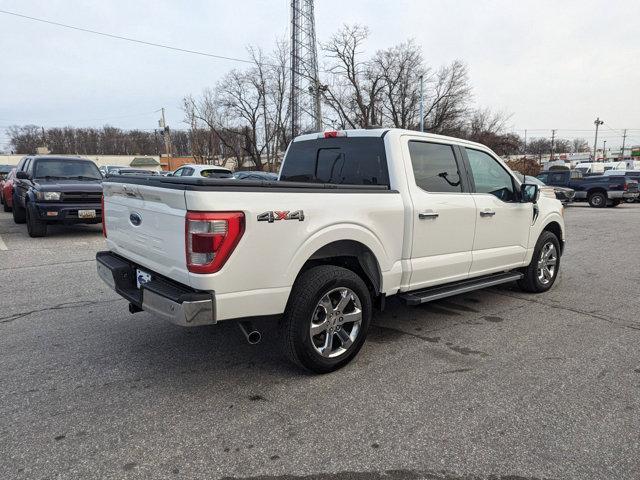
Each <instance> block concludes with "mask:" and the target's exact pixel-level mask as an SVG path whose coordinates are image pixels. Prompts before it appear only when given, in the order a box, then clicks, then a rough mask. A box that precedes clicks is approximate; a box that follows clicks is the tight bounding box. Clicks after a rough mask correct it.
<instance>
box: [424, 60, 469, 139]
mask: <svg viewBox="0 0 640 480" xmlns="http://www.w3.org/2000/svg"><path fill="white" fill-rule="evenodd" d="M428 87H429V88H428V90H427V94H426V97H427V98H426V102H425V103H426V104H427V108H426V109H425V129H426V130H428V131H431V132H434V133H443V134H449V135H455V134H458V133H459V131H460V129H461V127H462V126H463V125H464V117H465V115H466V114H467V113H468V110H469V102H470V101H471V87H470V86H469V73H468V70H467V66H466V65H465V64H464V63H462V62H461V61H459V60H456V61H454V62H453V63H451V65H446V66H443V67H441V68H440V69H439V70H438V71H437V72H436V73H435V74H434V75H433V76H432V77H431V78H430V79H429V82H428Z"/></svg>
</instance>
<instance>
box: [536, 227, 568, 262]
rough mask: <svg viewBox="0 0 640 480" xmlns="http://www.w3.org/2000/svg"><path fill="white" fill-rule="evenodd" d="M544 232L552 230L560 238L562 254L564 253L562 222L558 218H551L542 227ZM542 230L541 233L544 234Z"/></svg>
mask: <svg viewBox="0 0 640 480" xmlns="http://www.w3.org/2000/svg"><path fill="white" fill-rule="evenodd" d="M542 232H551V233H553V234H554V235H555V236H556V237H557V238H558V242H560V254H562V253H563V252H564V234H563V230H562V226H561V225H560V223H559V222H557V221H556V220H550V221H549V222H547V223H546V224H545V226H544V227H543V228H542ZM542 232H540V233H541V234H542Z"/></svg>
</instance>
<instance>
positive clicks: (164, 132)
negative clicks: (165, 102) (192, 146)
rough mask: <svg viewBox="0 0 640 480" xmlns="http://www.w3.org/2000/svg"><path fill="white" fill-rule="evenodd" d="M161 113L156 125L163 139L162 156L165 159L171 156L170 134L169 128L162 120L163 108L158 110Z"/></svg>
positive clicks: (163, 119)
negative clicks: (163, 155) (160, 130)
mask: <svg viewBox="0 0 640 480" xmlns="http://www.w3.org/2000/svg"><path fill="white" fill-rule="evenodd" d="M160 110H161V111H162V118H160V120H159V121H158V125H159V126H160V128H162V136H163V137H164V154H165V156H167V157H170V156H171V133H170V132H169V126H168V125H167V121H166V120H165V118H164V107H162V108H161V109H160Z"/></svg>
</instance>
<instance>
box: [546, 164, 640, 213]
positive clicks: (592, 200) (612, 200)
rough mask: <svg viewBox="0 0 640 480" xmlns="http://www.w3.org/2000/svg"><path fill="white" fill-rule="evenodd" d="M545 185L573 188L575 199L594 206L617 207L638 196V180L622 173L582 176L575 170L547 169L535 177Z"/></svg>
mask: <svg viewBox="0 0 640 480" xmlns="http://www.w3.org/2000/svg"><path fill="white" fill-rule="evenodd" d="M537 178H538V179H539V180H541V181H543V182H544V183H546V184H547V185H557V186H559V187H568V188H572V189H573V190H575V197H574V198H575V199H576V200H583V201H584V200H586V201H587V202H589V205H590V206H592V207H595V208H602V207H606V206H609V207H617V206H618V205H620V204H621V203H622V202H624V201H626V200H628V199H635V198H637V197H638V182H637V181H635V180H632V179H631V178H627V177H625V176H624V175H613V174H612V175H594V176H589V177H583V175H582V173H581V172H579V171H576V170H573V171H572V170H549V171H547V172H542V173H541V174H539V175H538V177H537Z"/></svg>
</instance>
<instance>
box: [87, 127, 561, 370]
mask: <svg viewBox="0 0 640 480" xmlns="http://www.w3.org/2000/svg"><path fill="white" fill-rule="evenodd" d="M103 202H104V204H103V212H104V213H103V219H104V233H105V236H106V241H107V245H108V248H109V251H104V252H99V253H98V254H97V256H96V259H97V269H98V274H99V275H100V277H101V278H102V279H103V280H104V281H105V282H106V283H107V284H109V285H110V286H111V287H112V288H114V289H115V290H116V292H118V293H119V294H120V295H122V296H123V297H124V298H125V299H127V300H128V301H129V302H130V306H129V308H130V311H131V312H132V313H135V312H138V311H141V310H145V311H148V312H151V313H153V314H155V315H157V316H159V317H162V318H164V319H167V320H169V321H171V322H173V323H175V324H178V325H183V326H196V325H206V324H215V323H217V322H220V321H223V320H231V319H239V320H241V322H240V325H241V328H242V329H243V331H244V332H245V335H247V339H248V340H249V341H250V342H256V341H258V340H259V338H260V334H259V331H258V330H256V329H255V327H253V323H252V322H251V318H252V317H253V319H254V320H255V319H256V318H258V317H264V316H271V315H277V316H279V317H281V320H280V326H281V329H280V335H281V337H282V341H283V350H284V352H285V353H286V354H287V355H288V357H289V358H290V359H291V360H293V361H294V362H296V363H297V364H298V365H300V366H302V367H305V368H307V369H309V370H311V371H314V372H319V373H321V372H329V371H332V370H335V369H337V368H339V367H341V366H343V365H345V364H346V363H348V362H349V361H350V360H351V359H352V358H353V357H354V356H355V355H356V354H357V353H358V351H359V349H360V348H361V347H362V345H363V343H364V341H365V338H366V336H367V329H368V328H369V324H370V321H371V316H372V310H373V309H374V306H375V307H378V308H382V307H383V306H384V300H385V297H388V296H390V295H399V296H400V297H401V298H403V299H404V300H405V301H406V302H407V303H408V304H411V305H414V304H420V303H423V302H428V301H431V300H436V299H439V298H443V297H446V296H450V295H456V294H460V293H464V292H468V291H471V290H476V289H480V288H485V287H489V286H493V285H497V284H501V283H506V282H513V281H517V282H518V285H519V286H520V287H521V288H522V289H523V290H525V291H528V292H544V291H546V290H548V289H549V288H551V286H552V285H553V283H554V281H555V279H556V277H557V275H558V270H559V267H560V256H561V254H562V251H563V248H564V219H563V207H562V205H561V204H560V202H559V201H557V200H556V199H555V197H554V195H553V192H552V191H551V192H544V191H540V190H539V189H538V186H537V185H529V184H524V185H523V184H521V183H520V181H519V180H518V179H517V178H516V177H515V176H514V174H513V173H512V172H511V171H510V170H509V168H508V167H507V166H506V165H505V164H504V163H503V162H502V161H501V160H500V159H499V158H498V156H497V155H496V154H494V153H493V152H492V151H491V150H490V149H488V148H487V147H485V146H483V145H479V144H477V143H472V142H468V141H464V140H459V139H456V138H449V137H443V136H438V135H431V134H424V133H419V132H414V131H406V130H397V129H376V130H347V131H332V132H322V133H317V134H307V135H302V136H299V137H297V138H296V139H295V140H294V141H293V142H292V143H291V144H290V146H289V149H288V151H287V153H286V156H285V159H284V162H283V165H282V168H281V170H280V176H279V180H278V181H275V182H261V181H242V180H232V179H213V178H211V179H210V178H190V177H186V178H185V177H182V178H180V177H157V176H155V177H132V176H129V177H111V178H109V179H107V180H106V181H105V182H104V197H103Z"/></svg>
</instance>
